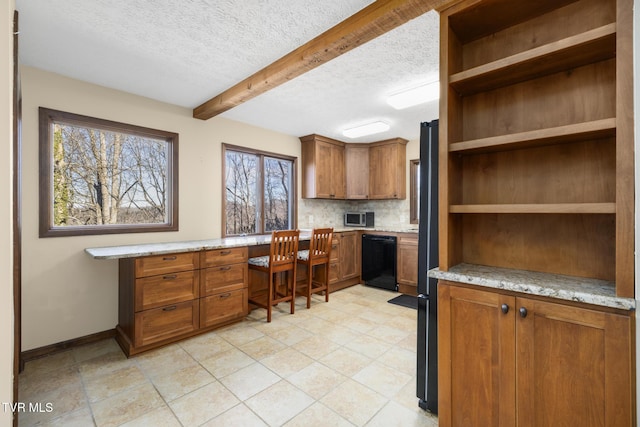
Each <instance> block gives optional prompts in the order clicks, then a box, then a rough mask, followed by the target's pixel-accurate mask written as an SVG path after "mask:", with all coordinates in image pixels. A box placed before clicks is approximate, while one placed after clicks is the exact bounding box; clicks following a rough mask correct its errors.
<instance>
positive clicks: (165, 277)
mask: <svg viewBox="0 0 640 427" xmlns="http://www.w3.org/2000/svg"><path fill="white" fill-rule="evenodd" d="M176 277H178V276H177V275H175V274H167V275H166V276H162V278H163V279H164V280H173V279H175V278H176Z"/></svg>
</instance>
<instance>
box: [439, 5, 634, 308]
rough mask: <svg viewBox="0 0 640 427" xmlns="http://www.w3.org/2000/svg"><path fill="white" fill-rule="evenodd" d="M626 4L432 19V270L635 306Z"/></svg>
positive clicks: (454, 11)
mask: <svg viewBox="0 0 640 427" xmlns="http://www.w3.org/2000/svg"><path fill="white" fill-rule="evenodd" d="M632 5H633V2H632V0H578V1H575V0H573V1H568V0H562V1H557V0H543V1H536V2H524V3H523V4H521V5H519V7H517V8H514V7H511V6H510V5H508V4H507V3H506V2H503V1H493V0H485V1H478V0H468V1H461V2H456V3H455V4H454V5H453V6H451V7H449V8H447V9H445V10H442V11H441V15H440V16H441V25H440V28H441V44H442V46H443V49H442V51H441V65H440V73H441V79H440V81H441V85H442V90H441V93H442V98H441V105H440V107H441V110H440V116H441V121H440V144H441V149H440V153H441V156H440V176H439V180H440V188H441V190H440V217H439V224H440V225H439V227H440V253H439V261H440V269H442V270H444V271H447V270H449V269H450V268H451V267H454V266H456V265H457V264H461V263H467V264H480V265H489V266H494V267H504V268H513V269H521V270H531V271H540V272H546V273H556V274H564V275H569V276H577V277H586V278H595V279H602V280H606V281H608V282H610V283H611V286H612V287H613V286H615V291H616V294H617V295H618V296H621V297H633V296H634V266H633V253H634V244H633V235H634V233H633V216H634V213H633V212H634V207H633V199H634V188H633V187H634V171H633V168H634V165H633V100H632V93H633V88H632V86H633V78H632V55H631V53H630V52H631V50H632V15H633V14H632Z"/></svg>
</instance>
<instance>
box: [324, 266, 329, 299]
mask: <svg viewBox="0 0 640 427" xmlns="http://www.w3.org/2000/svg"><path fill="white" fill-rule="evenodd" d="M324 271H325V273H326V274H325V275H324V301H325V302H329V261H327V262H326V264H325V265H324Z"/></svg>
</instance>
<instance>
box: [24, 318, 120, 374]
mask: <svg viewBox="0 0 640 427" xmlns="http://www.w3.org/2000/svg"><path fill="white" fill-rule="evenodd" d="M115 336H116V330H115V328H114V329H108V330H106V331H102V332H96V333H95V334H91V335H85V336H83V337H79V338H73V339H70V340H67V341H62V342H59V343H55V344H49V345H45V346H44V347H38V348H34V349H32V350H27V351H23V352H21V353H20V372H22V371H23V370H24V364H25V363H27V362H30V361H32V360H35V359H40V358H41V357H46V356H51V355H54V354H56V353H60V352H63V351H66V350H69V349H71V348H74V347H80V346H81V345H85V344H91V343H94V342H97V341H102V340H106V339H109V338H114V337H115Z"/></svg>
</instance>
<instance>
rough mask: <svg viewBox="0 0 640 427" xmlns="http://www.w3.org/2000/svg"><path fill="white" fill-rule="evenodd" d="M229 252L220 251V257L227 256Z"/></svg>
mask: <svg viewBox="0 0 640 427" xmlns="http://www.w3.org/2000/svg"><path fill="white" fill-rule="evenodd" d="M230 253H231V251H220V255H229V254H230Z"/></svg>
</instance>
